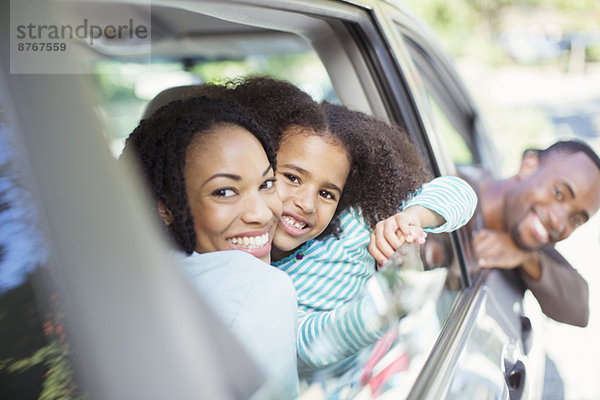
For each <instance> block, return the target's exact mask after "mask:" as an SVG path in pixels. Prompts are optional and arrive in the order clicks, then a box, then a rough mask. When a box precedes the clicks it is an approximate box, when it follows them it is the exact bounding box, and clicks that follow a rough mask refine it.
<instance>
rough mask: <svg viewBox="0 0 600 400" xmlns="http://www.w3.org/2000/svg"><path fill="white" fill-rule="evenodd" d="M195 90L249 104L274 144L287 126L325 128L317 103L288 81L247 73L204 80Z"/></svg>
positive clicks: (322, 115)
mask: <svg viewBox="0 0 600 400" xmlns="http://www.w3.org/2000/svg"><path fill="white" fill-rule="evenodd" d="M195 94H196V95H199V96H208V97H211V98H215V97H216V98H222V99H227V100H233V101H236V102H238V103H240V104H242V105H244V106H246V107H250V108H252V109H253V110H254V111H255V112H256V113H257V114H258V116H259V117H260V118H261V120H262V122H263V123H264V124H265V126H266V127H267V128H268V129H269V132H270V133H271V135H272V137H273V140H274V141H275V146H278V144H279V142H280V141H281V135H282V134H283V132H284V131H285V130H286V129H287V128H289V127H290V126H300V127H302V128H304V129H307V130H309V131H314V132H326V131H327V129H328V123H327V116H326V115H325V113H324V112H323V110H322V108H321V106H320V105H319V103H317V102H316V101H314V100H313V99H312V98H311V97H310V96H309V95H308V94H307V93H305V92H303V91H302V90H300V89H299V88H298V87H296V86H295V85H293V84H292V83H289V82H286V81H282V80H278V79H274V78H271V77H267V76H248V77H245V78H240V79H235V80H231V81H229V82H227V83H226V84H225V85H215V84H204V85H201V86H198V88H197V89H196V91H195ZM276 148H277V147H276Z"/></svg>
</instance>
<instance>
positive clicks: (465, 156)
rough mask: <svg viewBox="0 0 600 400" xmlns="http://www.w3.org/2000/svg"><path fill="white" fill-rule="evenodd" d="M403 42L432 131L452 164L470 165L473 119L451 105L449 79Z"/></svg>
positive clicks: (408, 40)
mask: <svg viewBox="0 0 600 400" xmlns="http://www.w3.org/2000/svg"><path fill="white" fill-rule="evenodd" d="M404 39H405V43H406V45H407V49H408V51H409V54H410V56H411V58H412V60H413V62H414V63H415V66H416V68H417V71H418V73H419V75H420V77H421V79H422V81H423V83H424V86H425V90H426V94H427V100H428V102H429V108H430V113H431V117H432V120H433V123H434V125H435V129H436V130H437V131H438V132H439V133H441V135H442V138H443V140H444V142H445V144H446V148H447V151H448V152H449V153H450V156H451V157H452V161H453V162H454V163H455V164H473V163H474V162H475V157H476V156H475V154H476V149H475V148H474V143H473V139H472V138H473V137H474V134H473V116H472V115H469V114H468V113H466V112H465V111H464V109H463V108H462V107H461V106H460V105H459V104H456V103H454V98H453V96H452V92H451V90H449V89H448V88H447V85H448V83H449V82H447V80H448V77H447V76H446V81H445V80H444V75H443V71H440V70H439V67H437V68H436V65H435V64H434V63H433V61H432V60H431V59H430V57H429V56H428V55H427V53H426V52H424V50H423V49H422V48H421V47H420V46H419V45H418V43H417V42H416V41H415V40H413V39H411V38H410V36H408V35H404Z"/></svg>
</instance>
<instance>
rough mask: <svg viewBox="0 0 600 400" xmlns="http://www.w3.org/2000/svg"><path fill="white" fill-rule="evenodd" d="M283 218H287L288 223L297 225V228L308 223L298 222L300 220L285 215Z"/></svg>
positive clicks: (301, 227)
mask: <svg viewBox="0 0 600 400" xmlns="http://www.w3.org/2000/svg"><path fill="white" fill-rule="evenodd" d="M283 219H284V220H285V221H286V222H287V223H288V224H290V225H293V226H295V227H296V228H298V229H304V227H305V226H306V224H305V223H302V222H298V221H296V220H295V219H293V218H292V217H288V216H285V217H283Z"/></svg>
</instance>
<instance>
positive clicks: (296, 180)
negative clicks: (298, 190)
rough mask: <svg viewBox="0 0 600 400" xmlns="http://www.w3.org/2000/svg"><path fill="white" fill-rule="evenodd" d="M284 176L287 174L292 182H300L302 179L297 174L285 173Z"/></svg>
mask: <svg viewBox="0 0 600 400" xmlns="http://www.w3.org/2000/svg"><path fill="white" fill-rule="evenodd" d="M283 176H285V177H286V178H287V179H288V180H289V181H290V182H292V183H300V179H299V178H298V177H297V176H296V175H292V174H283Z"/></svg>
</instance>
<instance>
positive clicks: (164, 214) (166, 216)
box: [157, 200, 174, 226]
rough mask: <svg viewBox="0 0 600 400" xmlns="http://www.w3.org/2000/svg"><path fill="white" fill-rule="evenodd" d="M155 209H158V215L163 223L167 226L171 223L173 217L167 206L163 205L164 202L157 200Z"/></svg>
mask: <svg viewBox="0 0 600 400" xmlns="http://www.w3.org/2000/svg"><path fill="white" fill-rule="evenodd" d="M157 209H158V215H159V216H160V219H162V220H163V222H164V223H165V225H167V226H169V225H171V224H172V223H173V219H174V218H173V214H172V213H171V211H170V210H169V209H168V208H167V206H165V204H164V203H163V202H162V201H160V200H159V201H158V205H157Z"/></svg>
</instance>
